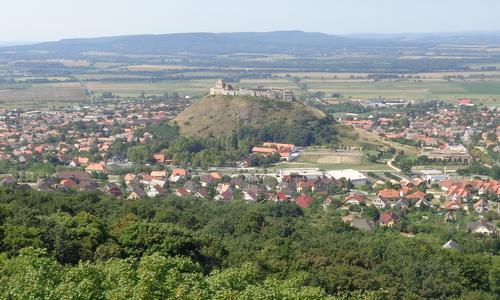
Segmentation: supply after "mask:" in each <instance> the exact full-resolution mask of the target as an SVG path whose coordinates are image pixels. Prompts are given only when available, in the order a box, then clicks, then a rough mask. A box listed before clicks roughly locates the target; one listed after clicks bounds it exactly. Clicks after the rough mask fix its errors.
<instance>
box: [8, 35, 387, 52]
mask: <svg viewBox="0 0 500 300" xmlns="http://www.w3.org/2000/svg"><path fill="white" fill-rule="evenodd" d="M392 43H393V42H389V41H387V40H384V41H380V40H377V41H372V40H368V39H357V38H348V37H340V36H335V35H329V34H324V33H316V32H303V31H274V32H239V33H238V32H236V33H176V34H162V35H129V36H114V37H100V38H82V39H64V40H60V41H55V42H46V43H39V44H34V45H23V46H16V47H8V48H4V49H1V50H4V51H51V52H59V53H67V54H69V53H75V54H76V53H83V52H89V51H102V52H113V53H119V54H169V53H180V52H184V53H198V54H229V53H306V52H309V53H311V52H310V51H312V53H313V52H315V51H320V52H322V51H332V50H334V49H344V48H351V49H354V48H357V47H367V46H370V47H373V46H375V47H376V46H382V45H385V46H387V45H391V44H392Z"/></svg>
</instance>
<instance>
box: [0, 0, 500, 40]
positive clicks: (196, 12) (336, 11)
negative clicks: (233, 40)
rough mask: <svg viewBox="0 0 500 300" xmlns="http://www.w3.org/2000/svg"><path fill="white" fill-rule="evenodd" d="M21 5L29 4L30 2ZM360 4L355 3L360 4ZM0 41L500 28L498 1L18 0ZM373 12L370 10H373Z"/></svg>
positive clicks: (4, 13)
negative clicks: (235, 0)
mask: <svg viewBox="0 0 500 300" xmlns="http://www.w3.org/2000/svg"><path fill="white" fill-rule="evenodd" d="M26 7H30V9H29V10H27V9H26ZM361 8H362V9H361ZM0 11H1V12H0V26H1V27H2V28H5V29H7V30H2V32H0V42H18V41H29V42H41V41H52V40H60V39H65V38H83V37H100V36H116V35H134V34H167V33H183V32H249V31H252V32H263V31H280V30H302V31H308V32H323V33H328V34H338V35H346V34H355V33H374V34H398V33H441V32H491V31H500V19H499V18H497V16H496V12H498V11H500V2H499V1H495V0H484V1H481V2H480V4H479V3H477V2H472V1H466V0H458V1H456V0H455V1H453V0H442V1H439V3H435V1H431V0H423V1H419V2H418V3H416V2H414V1H405V0H399V1H398V0H387V1H383V2H382V3H381V2H378V1H370V0H354V1H353V0H351V1H346V0H339V1H330V2H328V3H325V1H320V0H311V1H308V3H307V5H306V4H304V3H303V2H299V1H284V0H277V1H272V2H270V1H264V0H255V1H252V2H251V3H231V4H228V3H227V2H226V1H222V0H213V1H209V2H201V3H200V2H199V1H194V0H185V1H182V2H180V3H179V2H177V1H162V2H159V1H155V0H143V1H136V0H121V1H119V0H109V1H97V0H88V1H85V2H80V3H73V2H69V1H63V0H47V1H43V2H42V1H35V0H20V1H16V2H8V3H1V4H0ZM375 11H376V12H377V13H374V12H375Z"/></svg>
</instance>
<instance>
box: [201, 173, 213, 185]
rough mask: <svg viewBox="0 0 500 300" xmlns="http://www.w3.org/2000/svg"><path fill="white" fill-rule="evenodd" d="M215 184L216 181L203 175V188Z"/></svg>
mask: <svg viewBox="0 0 500 300" xmlns="http://www.w3.org/2000/svg"><path fill="white" fill-rule="evenodd" d="M214 182H215V179H214V178H213V177H212V176H210V175H203V176H201V177H200V183H201V186H203V187H206V186H208V185H210V184H212V183H214Z"/></svg>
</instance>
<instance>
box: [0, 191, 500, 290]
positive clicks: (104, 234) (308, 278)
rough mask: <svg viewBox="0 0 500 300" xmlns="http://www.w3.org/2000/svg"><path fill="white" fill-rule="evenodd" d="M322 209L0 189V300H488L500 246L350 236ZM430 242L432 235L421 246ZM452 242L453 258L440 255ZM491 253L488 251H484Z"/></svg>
mask: <svg viewBox="0 0 500 300" xmlns="http://www.w3.org/2000/svg"><path fill="white" fill-rule="evenodd" d="M319 201H321V200H317V203H315V204H314V205H313V206H311V207H310V208H309V209H307V210H302V209H300V208H299V207H298V206H296V205H295V204H294V203H270V202H267V203H256V204H246V203H244V202H242V201H240V200H235V201H233V202H230V203H217V202H213V201H207V200H194V199H188V198H184V199H179V198H175V197H167V198H155V199H144V200H140V201H126V200H119V199H109V198H107V197H105V196H103V195H102V194H99V193H78V194H77V193H74V194H73V193H69V194H62V193H41V192H36V191H32V190H24V189H19V188H18V189H17V190H11V189H6V188H2V189H0V249H1V252H2V255H1V256H0V295H1V296H0V297H1V298H11V299H174V298H175V299H207V298H213V299H269V298H272V299H321V298H327V297H331V298H332V299H336V298H344V297H346V296H349V297H352V298H357V299H403V298H404V299H426V298H450V299H458V298H460V299H495V298H497V297H498V296H499V295H500V288H499V287H500V284H499V282H500V261H499V260H498V257H497V256H496V253H497V252H498V249H499V242H498V239H495V238H481V239H478V238H476V237H473V236H470V235H467V234H465V233H463V232H461V231H455V230H453V229H441V230H439V226H437V229H435V230H434V231H433V232H434V233H433V236H432V237H431V236H430V235H424V236H426V238H422V237H416V238H407V237H402V236H400V235H399V234H398V233H397V232H396V231H393V229H387V230H384V229H381V228H379V229H377V230H376V231H375V232H373V233H364V232H361V231H358V230H355V229H352V228H350V227H348V226H346V225H344V223H343V222H342V221H341V220H340V217H339V216H338V215H336V213H337V210H334V209H332V210H324V209H323V208H322V207H321V205H319ZM427 236H428V238H427ZM450 238H453V239H455V240H456V241H458V242H459V244H460V245H462V248H461V250H460V251H454V250H443V249H441V247H440V246H441V244H443V243H444V242H445V241H447V240H448V239H450ZM485 252H489V253H491V254H493V255H484V253H485Z"/></svg>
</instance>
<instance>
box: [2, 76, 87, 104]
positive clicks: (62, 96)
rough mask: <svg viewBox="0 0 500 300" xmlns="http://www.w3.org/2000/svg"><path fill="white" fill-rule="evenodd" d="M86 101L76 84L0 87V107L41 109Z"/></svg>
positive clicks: (83, 92)
mask: <svg viewBox="0 0 500 300" xmlns="http://www.w3.org/2000/svg"><path fill="white" fill-rule="evenodd" d="M81 101H87V97H86V95H85V91H84V89H83V88H82V86H81V84H80V83H78V82H64V83H43V84H10V85H0V107H23V108H43V107H47V106H53V105H56V106H58V107H59V106H61V105H62V106H65V105H72V104H75V103H79V102H81Z"/></svg>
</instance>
